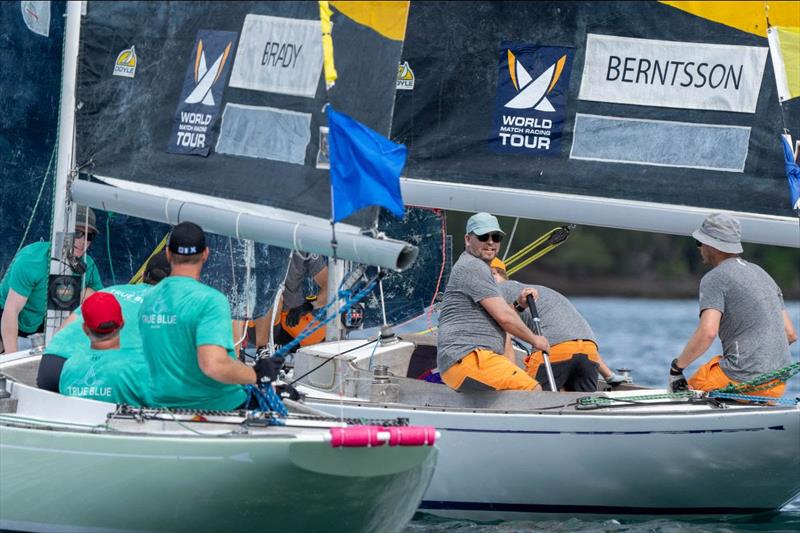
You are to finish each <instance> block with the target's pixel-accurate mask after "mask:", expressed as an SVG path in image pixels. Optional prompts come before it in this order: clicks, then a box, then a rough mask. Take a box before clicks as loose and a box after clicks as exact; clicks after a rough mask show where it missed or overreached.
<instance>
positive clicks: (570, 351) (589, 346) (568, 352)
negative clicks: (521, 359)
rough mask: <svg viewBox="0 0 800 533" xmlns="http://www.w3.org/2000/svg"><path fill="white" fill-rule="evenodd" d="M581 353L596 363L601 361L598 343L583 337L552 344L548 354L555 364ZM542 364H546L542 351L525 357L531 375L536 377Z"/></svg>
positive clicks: (551, 361)
mask: <svg viewBox="0 0 800 533" xmlns="http://www.w3.org/2000/svg"><path fill="white" fill-rule="evenodd" d="M579 353H583V354H586V355H587V356H588V357H589V360H590V361H592V362H594V363H599V362H600V354H599V353H598V352H597V345H596V344H595V343H594V342H593V341H589V340H582V339H581V340H574V341H565V342H560V343H558V344H556V345H555V346H551V347H550V351H549V352H548V355H549V356H550V363H551V364H555V363H561V362H563V361H569V360H570V359H572V357H573V356H574V355H575V354H579ZM542 364H544V359H543V358H542V352H533V353H532V354H531V355H530V356H528V357H527V358H526V359H525V371H526V372H527V373H528V375H529V376H532V377H536V373H537V372H538V371H539V366H540V365H542ZM548 390H549V389H548Z"/></svg>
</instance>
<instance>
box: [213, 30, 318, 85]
mask: <svg viewBox="0 0 800 533" xmlns="http://www.w3.org/2000/svg"><path fill="white" fill-rule="evenodd" d="M321 72H322V37H321V33H320V29H319V21H318V20H317V21H313V20H297V19H289V18H283V17H270V16H267V15H252V14H251V15H247V16H246V17H245V19H244V24H243V25H242V35H241V38H240V39H239V47H238V49H237V50H236V59H235V60H234V63H233V72H232V74H231V80H230V83H229V85H230V86H231V87H239V88H242V89H252V90H255V91H264V92H272V93H279V94H291V95H294V96H306V97H309V98H313V97H314V95H315V94H316V92H317V86H318V85H319V76H320V73H321Z"/></svg>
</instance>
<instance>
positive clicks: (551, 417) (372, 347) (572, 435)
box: [294, 2, 800, 520]
mask: <svg viewBox="0 0 800 533" xmlns="http://www.w3.org/2000/svg"><path fill="white" fill-rule="evenodd" d="M765 5H766V6H767V7H768V8H769V11H768V16H769V21H770V24H772V25H786V26H800V21H798V20H797V19H798V12H797V9H796V7H797V6H796V3H795V4H792V3H789V4H781V3H776V2H766V3H762V2H750V3H747V2H745V3H738V2H737V3H735V5H734V3H727V2H711V3H703V2H657V3H656V2H582V3H576V2H536V3H525V2H501V3H499V2H494V3H489V2H474V3H469V4H459V6H458V7H457V8H454V7H453V6H452V5H451V4H447V3H438V2H420V3H416V2H414V3H412V5H411V10H410V15H409V24H408V32H407V36H406V41H405V46H404V50H403V57H402V59H401V64H403V65H408V66H409V68H410V69H411V70H412V71H413V73H414V84H413V89H407V90H402V91H398V95H397V101H396V108H395V120H394V124H393V137H394V138H395V139H398V140H400V141H402V142H404V143H406V144H407V146H408V148H409V163H408V166H407V167H406V171H405V178H404V179H403V182H402V185H403V194H404V200H405V201H406V202H407V203H408V204H412V205H419V206H426V207H432V208H440V209H453V210H460V211H468V212H476V211H488V212H492V213H493V214H497V215H506V216H513V217H521V218H533V219H537V220H553V221H559V222H567V223H573V224H588V225H595V226H603V227H611V228H619V229H629V230H639V231H648V232H658V233H667V234H674V235H686V236H688V235H690V234H691V232H692V230H693V229H695V228H696V227H698V226H699V224H700V223H701V222H702V220H703V218H704V217H705V216H706V215H707V214H709V213H710V212H713V211H719V210H723V211H727V212H730V213H732V214H733V215H734V216H736V217H737V218H738V219H739V220H740V221H741V223H742V231H743V239H744V240H745V241H747V242H758V243H765V244H772V245H779V246H791V247H798V246H800V234H798V225H797V218H796V217H793V216H792V211H791V204H790V202H788V201H787V195H786V190H787V188H786V177H785V174H784V169H783V162H784V158H783V153H782V145H781V140H780V133H781V128H782V126H784V125H785V127H787V128H789V129H792V131H794V132H795V133H796V132H797V131H798V126H799V125H800V124H799V123H798V121H797V117H798V115H797V114H796V112H797V110H798V109H800V108H798V107H797V106H798V105H799V103H800V99H794V100H786V101H782V100H779V99H778V94H777V93H776V91H775V85H774V76H773V72H772V64H771V63H770V61H769V60H768V55H769V54H770V51H769V47H768V42H767V38H766V28H767V17H766V16H765V12H764V8H765ZM478 19H479V20H480V23H476V21H477V20H478ZM422 322H425V321H422ZM435 347H436V340H435V337H434V336H432V335H406V336H403V335H400V338H398V337H396V336H393V335H391V334H389V333H388V332H384V335H383V336H382V338H381V337H379V338H375V339H372V340H371V341H370V340H367V341H365V340H355V339H352V340H348V341H346V342H344V343H339V344H327V345H318V346H313V347H306V348H303V349H301V350H300V351H298V352H297V354H296V356H295V361H294V364H295V368H294V375H295V376H296V379H299V380H300V381H299V382H300V383H301V384H302V387H301V390H302V391H303V392H304V393H305V394H306V402H307V404H308V405H310V406H312V407H315V408H317V409H320V410H324V411H327V412H331V413H332V412H337V413H339V412H343V413H345V414H346V415H347V416H354V417H355V416H377V414H378V413H381V414H387V415H389V416H402V417H407V418H409V420H411V421H412V423H417V424H422V423H424V424H432V425H435V426H436V427H438V428H440V429H441V430H442V433H443V436H442V440H441V441H440V446H441V449H442V457H441V459H440V462H439V465H438V467H437V471H436V474H435V476H434V479H433V481H432V483H431V486H430V488H429V489H428V491H427V492H426V494H425V497H424V499H423V502H422V505H421V507H420V508H421V510H423V511H425V512H430V513H434V514H439V515H443V516H448V517H461V518H474V519H479V520H494V519H524V518H527V517H541V515H548V516H557V515H566V516H575V515H582V516H586V515H601V516H606V517H608V516H619V515H664V514H669V515H736V514H752V513H758V512H765V511H772V510H777V509H780V508H781V507H782V506H784V505H785V504H786V503H788V502H790V501H792V500H793V499H794V498H796V497H797V496H798V494H800V453H798V452H799V451H800V406H798V405H797V404H796V402H794V401H793V400H791V399H786V401H785V404H773V405H757V404H753V403H750V402H732V401H730V400H716V399H714V398H708V397H702V396H700V395H697V396H693V395H687V396H685V397H682V398H680V397H676V396H674V395H670V394H667V393H666V391H664V390H652V389H644V388H640V387H636V386H635V385H633V384H628V385H623V386H622V387H620V388H619V389H617V390H614V391H610V390H605V391H598V393H597V394H596V395H587V394H585V393H557V392H542V393H537V394H531V393H524V392H516V391H503V392H480V393H462V394H459V393H455V392H453V391H452V390H450V389H449V388H447V387H446V386H443V385H440V384H433V383H429V382H427V381H423V380H420V379H417V378H418V376H419V375H420V374H421V373H422V371H423V370H425V369H426V368H430V367H431V366H433V365H435V357H434V354H435ZM633 357H634V356H633V354H632V355H631V359H633ZM426 364H427V366H425V365H426ZM665 366H666V363H665ZM604 388H605V387H604Z"/></svg>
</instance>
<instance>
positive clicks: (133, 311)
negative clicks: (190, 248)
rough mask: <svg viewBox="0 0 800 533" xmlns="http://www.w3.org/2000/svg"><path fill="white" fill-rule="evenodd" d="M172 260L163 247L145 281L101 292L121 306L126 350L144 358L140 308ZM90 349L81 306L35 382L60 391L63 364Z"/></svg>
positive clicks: (55, 342) (52, 345)
mask: <svg viewBox="0 0 800 533" xmlns="http://www.w3.org/2000/svg"><path fill="white" fill-rule="evenodd" d="M169 271H170V269H169V263H168V262H167V254H166V252H164V250H162V251H160V252H159V253H157V254H155V255H154V256H153V257H151V258H150V259H149V260H148V261H147V265H146V266H145V271H144V276H143V277H142V280H143V281H144V283H136V284H127V285H112V286H111V287H106V288H105V289H103V290H102V291H101V292H107V293H110V294H113V295H114V297H116V299H117V301H118V302H119V304H120V306H121V307H122V317H123V319H124V320H125V323H126V324H127V326H126V327H125V328H124V329H122V332H121V333H120V344H121V346H122V347H123V348H125V350H126V351H129V352H131V353H138V354H140V355H139V356H140V358H142V360H144V355H143V352H144V350H143V348H142V338H141V336H140V335H139V324H138V320H139V308H140V307H141V305H142V301H143V299H144V295H145V294H147V292H148V291H149V290H150V288H151V287H152V286H153V285H155V284H157V283H158V282H159V281H161V280H162V279H164V278H165V277H167V276H168V275H169ZM88 349H89V338H88V337H87V336H86V334H85V333H84V331H83V316H82V314H81V308H78V309H76V310H75V312H74V313H72V314H71V315H70V316H69V318H67V320H66V321H64V324H62V326H61V329H60V330H59V331H58V332H56V334H55V335H53V338H52V339H51V340H50V343H49V344H48V345H47V348H46V349H45V354H44V355H43V356H42V359H41V361H40V362H39V373H38V376H37V378H36V384H37V386H38V387H39V388H40V389H44V390H49V391H52V392H58V390H59V380H60V377H61V371H62V367H63V366H64V363H65V362H66V360H67V359H69V358H70V356H71V355H72V354H73V353H74V352H84V351H86V350H88Z"/></svg>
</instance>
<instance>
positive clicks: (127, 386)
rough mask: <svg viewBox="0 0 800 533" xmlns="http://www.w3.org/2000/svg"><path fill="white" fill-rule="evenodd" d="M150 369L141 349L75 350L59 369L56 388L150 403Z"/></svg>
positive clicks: (99, 397) (93, 397)
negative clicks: (59, 378)
mask: <svg viewBox="0 0 800 533" xmlns="http://www.w3.org/2000/svg"><path fill="white" fill-rule="evenodd" d="M150 389H151V385H150V371H149V369H148V366H147V362H146V361H145V360H144V357H143V356H142V353H141V352H137V351H133V350H129V349H126V348H120V349H119V350H93V349H91V348H88V349H82V350H75V351H73V354H72V357H70V358H69V360H68V361H67V362H66V363H64V368H63V369H62V370H61V381H60V382H59V390H60V391H61V394H65V395H67V396H78V397H80V398H89V399H91V400H99V401H101V402H110V403H126V404H128V405H133V406H136V407H142V406H150V405H152V403H153V402H152V400H151V396H150Z"/></svg>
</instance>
